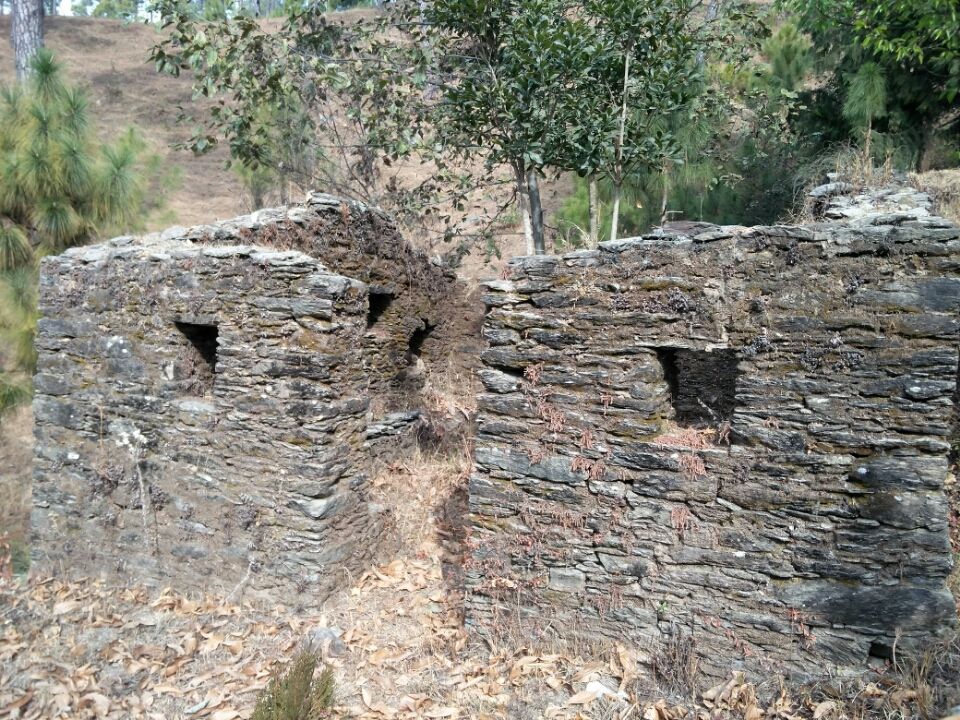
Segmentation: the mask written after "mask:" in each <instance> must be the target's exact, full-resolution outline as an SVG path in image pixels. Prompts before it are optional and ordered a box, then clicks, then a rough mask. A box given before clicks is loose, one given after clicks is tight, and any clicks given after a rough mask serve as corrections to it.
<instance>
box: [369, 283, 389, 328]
mask: <svg viewBox="0 0 960 720" xmlns="http://www.w3.org/2000/svg"><path fill="white" fill-rule="evenodd" d="M367 300H368V302H369V305H368V308H367V328H368V329H369V328H372V327H373V326H374V325H376V323H377V321H378V320H379V319H380V318H381V317H382V316H383V314H384V313H385V312H386V311H387V309H388V308H389V307H390V305H391V304H392V303H393V294H392V293H388V292H377V291H375V290H371V291H370V294H369V295H368V296H367Z"/></svg>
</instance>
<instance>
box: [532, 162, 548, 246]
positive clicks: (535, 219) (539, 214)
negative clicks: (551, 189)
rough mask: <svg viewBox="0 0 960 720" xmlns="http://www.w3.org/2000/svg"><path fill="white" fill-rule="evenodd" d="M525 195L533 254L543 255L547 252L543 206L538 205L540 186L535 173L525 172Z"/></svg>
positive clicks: (533, 171) (534, 171)
mask: <svg viewBox="0 0 960 720" xmlns="http://www.w3.org/2000/svg"><path fill="white" fill-rule="evenodd" d="M527 194H528V195H529V196H530V224H531V226H532V230H533V252H534V254H535V255H543V254H544V253H545V252H546V251H547V246H546V243H545V242H544V239H543V206H542V205H541V204H540V185H539V183H538V182H537V171H536V170H529V171H528V172H527Z"/></svg>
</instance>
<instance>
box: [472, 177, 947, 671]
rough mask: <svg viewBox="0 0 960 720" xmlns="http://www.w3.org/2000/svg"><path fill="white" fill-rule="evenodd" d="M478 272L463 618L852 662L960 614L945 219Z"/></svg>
mask: <svg viewBox="0 0 960 720" xmlns="http://www.w3.org/2000/svg"><path fill="white" fill-rule="evenodd" d="M845 189H846V188H843V187H840V186H835V187H833V188H827V189H825V190H821V191H819V192H820V195H819V200H818V202H819V204H820V205H821V207H820V208H819V210H820V211H821V212H823V213H825V215H826V217H825V218H824V220H823V221H822V222H820V223H816V224H812V225H809V226H803V227H781V226H778V227H757V228H740V227H723V228H721V227H708V228H703V227H701V228H698V230H697V232H698V234H697V235H696V236H694V237H690V236H683V235H670V234H661V235H659V236H651V237H645V238H640V239H632V240H623V241H618V242H613V243H605V244H603V245H602V246H601V248H600V249H599V250H589V251H578V252H573V253H570V254H567V255H564V256H562V257H555V256H542V257H526V258H518V259H515V260H513V261H512V262H511V263H510V266H509V277H508V278H507V279H503V280H497V281H492V282H489V283H487V285H486V290H487V291H486V295H485V298H484V300H485V302H486V304H487V305H488V313H487V317H486V322H485V326H484V335H485V337H486V339H487V340H488V342H489V348H488V349H487V350H486V351H485V352H484V354H483V368H482V369H481V371H480V374H481V376H482V380H483V383H484V388H485V391H484V393H483V394H482V396H481V397H480V413H479V418H478V426H479V427H478V434H477V440H476V469H475V473H474V475H473V477H472V479H471V482H470V510H471V518H470V525H471V537H470V541H469V542H470V547H471V556H470V558H469V561H468V574H467V585H468V593H467V622H468V624H469V625H471V626H472V627H473V628H475V629H476V630H477V631H479V632H481V633H504V632H508V633H518V634H519V636H521V637H546V638H551V637H559V638H561V639H563V638H566V639H570V638H572V637H573V636H575V635H580V636H581V637H583V638H585V639H586V640H587V641H588V642H589V641H590V640H591V639H594V640H596V639H597V638H598V637H603V636H606V637H607V638H610V639H613V640H617V641H624V642H631V643H634V644H635V645H636V646H637V647H638V648H639V649H640V650H641V651H643V652H645V653H647V655H648V659H649V660H650V662H651V663H653V664H656V663H657V662H665V661H666V660H667V658H668V657H669V656H670V654H671V651H674V653H673V654H674V657H676V656H677V653H676V652H675V651H676V650H677V649H678V648H679V649H685V648H686V649H689V650H692V652H693V653H694V655H696V656H697V657H698V658H699V663H700V667H701V670H702V671H703V673H704V674H705V675H707V676H711V675H716V676H726V675H727V674H728V673H729V671H730V670H731V669H737V668H742V669H746V670H748V671H750V672H751V673H753V674H755V675H757V674H770V673H780V672H782V673H786V674H792V675H810V674H821V673H827V672H830V671H833V670H834V669H839V670H848V671H849V670H858V669H863V668H865V667H866V666H867V663H868V661H871V660H874V661H880V659H881V658H884V657H889V656H890V655H891V653H892V651H893V647H894V644H895V643H896V647H897V649H898V652H902V653H903V652H907V651H908V650H909V649H911V648H916V647H917V646H918V645H922V644H923V643H925V642H928V641H929V640H930V639H931V637H932V636H934V635H935V634H936V633H937V632H938V631H939V630H941V629H943V628H945V627H948V626H950V625H951V624H952V623H953V622H954V620H955V614H956V609H955V607H954V603H953V599H952V597H951V595H950V593H949V592H948V590H947V589H946V587H945V579H946V577H947V575H948V573H949V572H950V570H951V554H950V547H949V541H948V526H947V525H948V523H947V517H948V509H947V505H946V501H945V497H944V493H943V487H944V481H945V479H946V477H947V474H948V464H947V455H948V452H949V447H950V445H949V441H950V437H951V434H952V433H955V428H951V422H952V417H953V401H954V400H953V399H954V397H955V395H954V393H955V389H956V385H957V365H958V331H960V317H958V310H960V232H958V230H957V228H956V227H953V226H951V225H950V223H948V222H946V221H943V220H942V219H939V218H935V217H932V216H931V215H930V212H929V206H928V204H927V203H926V202H925V198H924V197H922V196H917V195H916V194H914V193H911V192H910V191H903V192H901V193H899V194H898V193H894V192H887V193H883V194H881V195H869V196H864V197H859V198H857V197H852V196H836V193H838V192H840V191H843V190H845Z"/></svg>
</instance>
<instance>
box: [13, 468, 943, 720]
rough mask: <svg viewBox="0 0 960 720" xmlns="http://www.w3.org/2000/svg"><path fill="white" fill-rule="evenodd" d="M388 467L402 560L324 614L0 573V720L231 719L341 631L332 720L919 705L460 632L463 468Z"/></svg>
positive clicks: (677, 719)
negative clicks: (395, 489) (657, 669)
mask: <svg viewBox="0 0 960 720" xmlns="http://www.w3.org/2000/svg"><path fill="white" fill-rule="evenodd" d="M392 475H394V476H395V478H396V481H397V482H398V483H400V484H402V485H403V487H404V488H405V491H406V493H407V494H408V495H410V494H411V492H412V491H411V489H410V488H411V484H413V483H414V482H415V481H417V479H418V478H420V479H421V480H422V483H421V485H422V487H421V488H420V490H418V491H417V492H418V493H419V494H417V495H416V497H418V498H419V500H418V502H417V504H416V505H413V504H411V505H410V507H409V508H408V510H409V513H410V514H411V515H412V514H414V513H416V512H419V513H420V514H421V515H420V517H418V518H412V519H411V521H410V522H409V523H408V525H409V527H406V526H404V527H405V530H406V531H405V533H404V534H405V536H406V537H407V540H408V542H406V543H405V544H404V547H405V549H406V552H407V556H405V557H398V558H396V559H394V560H392V561H391V562H389V563H388V564H386V565H383V566H380V567H375V568H371V569H370V570H369V571H368V572H366V573H364V574H363V576H362V577H360V578H358V579H357V581H356V582H355V583H354V584H353V586H352V587H351V588H350V589H348V590H345V591H343V592H341V593H340V594H339V595H337V596H336V597H334V598H332V599H331V600H330V602H328V604H327V605H325V606H324V612H323V614H318V613H315V612H314V613H309V612H305V611H303V610H300V609H297V608H284V607H276V606H273V605H271V606H269V607H268V606H263V605H258V604H255V603H250V602H247V603H244V604H242V605H238V604H235V603H230V602H226V601H225V600H224V599H223V598H220V597H212V596H189V595H187V594H184V593H180V592H177V591H175V590H173V589H169V588H168V589H165V590H162V591H157V590H155V589H154V590H148V589H145V588H116V587H110V586H107V585H104V584H102V583H100V582H96V581H77V582H66V581H62V580H54V579H49V578H46V579H44V578H34V579H32V580H31V581H30V582H29V583H24V582H18V581H17V580H15V579H14V580H12V581H6V582H4V581H2V580H0V720H5V719H6V718H11V719H15V718H30V719H40V718H42V719H43V720H61V719H66V718H71V719H72V718H78V719H87V718H96V719H97V720H105V719H107V718H116V719H123V720H127V719H131V720H136V719H141V718H143V719H146V720H173V719H175V718H183V719H184V720H194V719H197V720H238V719H239V720H243V719H245V718H249V717H250V716H251V714H252V712H253V708H254V706H255V703H256V698H257V694H258V693H259V692H260V691H261V690H262V689H263V688H264V687H266V685H267V683H268V681H269V679H270V678H271V676H272V675H273V674H274V673H275V672H276V671H278V670H279V669H280V668H282V667H283V665H284V664H285V663H286V662H288V661H289V660H290V659H291V658H292V657H293V655H294V654H295V652H296V650H297V648H298V647H299V646H300V645H301V643H302V641H303V640H304V638H305V636H306V635H307V634H308V633H310V631H311V630H313V629H316V628H320V627H326V628H334V627H337V628H341V629H342V635H341V637H340V640H341V641H342V643H343V644H344V645H345V648H346V650H345V651H342V652H332V647H331V644H330V643H329V642H328V643H327V644H326V645H325V647H324V651H325V653H326V654H327V655H333V656H334V657H329V656H328V657H325V660H326V662H327V664H329V665H330V666H332V667H333V669H334V671H335V676H336V683H337V701H338V703H339V705H340V707H339V708H338V711H337V712H338V716H339V717H352V718H359V719H361V720H385V719H386V720H413V719H414V718H418V719H419V718H461V719H467V718H469V719H471V720H493V719H498V720H499V719H504V720H506V719H508V718H509V719H511V720H539V719H540V718H557V719H574V718H584V719H586V718H594V719H596V720H628V719H629V720H727V719H730V720H732V719H733V718H736V719H738V720H740V719H742V720H764V719H766V720H801V719H802V720H845V719H846V718H854V717H858V718H859V717H870V716H872V717H880V716H881V715H883V714H884V713H886V714H887V715H888V716H890V717H892V715H889V712H895V713H899V714H898V715H897V716H898V717H913V716H918V715H920V714H921V713H920V712H918V708H921V707H923V706H924V702H925V700H926V698H925V697H923V696H921V695H920V694H918V692H916V691H914V690H911V689H907V688H904V687H902V686H900V685H897V684H896V683H894V682H893V681H892V679H889V678H885V677H878V679H877V681H876V682H873V683H869V684H863V683H861V684H860V685H859V686H855V695H856V698H857V703H858V704H857V705H856V706H855V707H853V706H851V705H850V704H849V701H848V700H844V699H843V698H844V697H845V696H844V695H843V694H838V693H835V692H833V691H832V690H831V691H830V692H825V691H823V690H815V691H809V690H808V691H803V690H796V689H795V690H793V691H790V692H788V691H787V690H781V691H779V692H771V691H770V690H769V689H767V690H766V696H767V697H766V699H765V700H764V699H761V698H760V697H758V694H759V693H758V689H757V688H755V687H754V686H753V685H751V684H749V683H746V682H744V679H743V677H742V676H741V675H739V674H737V675H734V676H733V677H732V678H731V679H730V680H729V682H726V683H723V684H721V685H718V686H717V687H714V688H711V689H709V690H707V691H706V692H702V693H696V694H695V695H691V698H694V699H688V700H686V701H680V700H679V699H677V698H673V699H671V700H668V699H666V698H663V697H662V694H661V693H659V692H658V690H657V689H656V687H655V686H654V685H653V684H652V683H651V681H650V678H649V676H648V674H647V673H646V672H645V671H644V669H643V663H642V662H641V660H642V661H643V662H646V661H647V660H648V659H649V658H648V657H647V655H646V653H645V652H641V651H640V650H638V649H636V648H631V647H627V646H625V645H623V644H620V643H612V642H609V643H607V646H603V645H600V646H598V647H594V648H592V649H591V654H590V656H589V657H580V656H577V655H576V654H574V653H572V652H569V651H567V650H564V649H563V648H560V647H557V648H543V647H538V648H531V647H527V646H526V644H525V642H524V640H523V639H522V638H519V639H515V640H501V641H499V642H493V641H487V642H486V644H481V642H480V641H479V640H472V641H471V639H470V638H469V636H468V634H467V631H466V630H465V629H464V617H463V593H462V578H461V575H462V548H461V546H460V545H459V544H458V542H457V541H456V539H455V538H458V537H462V533H461V532H457V531H455V530H454V529H452V528H451V527H449V522H450V513H443V512H440V511H439V510H438V509H439V508H442V507H444V506H445V503H446V502H447V499H448V497H449V493H450V492H455V491H456V487H458V486H459V485H460V484H461V483H462V482H463V481H464V480H465V478H466V472H464V470H463V468H462V467H457V466H456V465H454V466H449V467H448V466H435V467H433V468H432V469H431V467H428V466H426V465H424V466H423V467H420V466H417V467H413V466H411V467H407V468H406V469H405V470H404V471H403V472H400V471H396V472H393V473H392ZM441 476H442V477H441ZM447 476H449V478H448V480H447V481H443V480H442V478H443V477H447ZM463 512H464V511H460V512H458V513H455V514H457V515H462V514H463ZM414 520H415V522H414ZM401 529H404V528H401ZM341 650H342V649H341ZM645 650H649V649H645ZM852 707H853V709H851V708H852Z"/></svg>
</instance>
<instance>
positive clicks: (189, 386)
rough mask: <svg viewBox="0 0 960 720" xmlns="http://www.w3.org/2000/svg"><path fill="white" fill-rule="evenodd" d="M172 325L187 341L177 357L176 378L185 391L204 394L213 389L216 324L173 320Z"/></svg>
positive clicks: (216, 336)
mask: <svg viewBox="0 0 960 720" xmlns="http://www.w3.org/2000/svg"><path fill="white" fill-rule="evenodd" d="M174 325H175V326H176V328H177V330H179V331H180V332H181V333H182V334H183V336H184V337H185V338H186V339H187V341H188V342H187V344H186V345H185V346H184V348H183V351H182V352H181V353H180V357H179V358H178V362H177V380H178V381H179V382H180V383H181V385H182V387H183V389H184V390H185V391H187V392H190V393H193V394H196V395H204V394H206V393H208V392H210V391H212V390H213V379H214V377H215V376H216V372H217V338H218V335H219V330H218V329H217V326H216V325H198V324H195V323H187V322H174Z"/></svg>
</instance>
